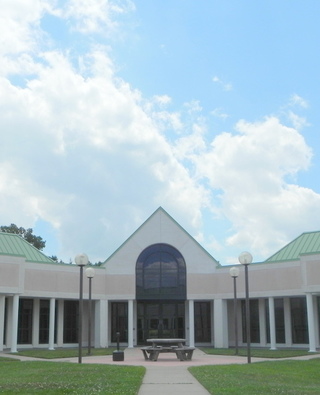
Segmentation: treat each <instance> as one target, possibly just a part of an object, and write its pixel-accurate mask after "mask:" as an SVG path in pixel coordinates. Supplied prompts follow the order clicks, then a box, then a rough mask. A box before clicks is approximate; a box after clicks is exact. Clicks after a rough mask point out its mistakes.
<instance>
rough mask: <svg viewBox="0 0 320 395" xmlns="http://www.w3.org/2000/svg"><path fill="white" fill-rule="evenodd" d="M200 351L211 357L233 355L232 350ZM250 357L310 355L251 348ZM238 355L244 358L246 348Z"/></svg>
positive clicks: (305, 352) (204, 349)
mask: <svg viewBox="0 0 320 395" xmlns="http://www.w3.org/2000/svg"><path fill="white" fill-rule="evenodd" d="M201 350H202V351H203V352H205V353H206V354H212V355H235V350H234V348H206V347H202V348H201ZM250 351H251V356H252V357H257V358H293V357H300V356H303V355H310V354H312V353H310V352H309V351H307V350H288V349H283V350H269V349H266V348H252V349H250ZM238 355H240V356H242V357H244V356H246V355H247V349H246V348H239V353H238Z"/></svg>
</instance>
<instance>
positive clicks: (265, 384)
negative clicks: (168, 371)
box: [189, 358, 320, 395]
mask: <svg viewBox="0 0 320 395" xmlns="http://www.w3.org/2000/svg"><path fill="white" fill-rule="evenodd" d="M189 371H190V372H191V373H192V374H193V375H194V377H195V378H196V379H197V380H198V381H199V382H200V383H201V384H202V385H203V386H204V387H205V388H206V389H207V390H208V391H209V392H210V393H211V394H214V395H227V394H232V395H264V394H265V395H270V394H285V395H311V394H313V395H319V393H320V358H316V359H312V360H308V361H293V360H286V361H268V362H258V363H252V364H245V365H215V366H197V367H191V368H189Z"/></svg>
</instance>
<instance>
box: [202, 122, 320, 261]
mask: <svg viewBox="0 0 320 395" xmlns="http://www.w3.org/2000/svg"><path fill="white" fill-rule="evenodd" d="M236 130H237V132H238V133H237V134H235V135H233V134H230V133H223V134H220V135H219V136H217V137H216V138H215V139H214V140H213V142H212V148H211V149H210V150H208V152H207V153H206V154H202V155H201V156H199V157H198V158H196V161H197V162H196V166H197V169H198V172H199V174H201V175H202V176H203V177H206V178H207V179H208V180H209V182H210V185H211V187H212V188H213V190H216V191H221V192H220V194H221V205H220V212H221V214H222V215H223V216H225V217H226V218H228V219H229V221H230V223H232V224H233V225H232V229H231V232H232V234H231V236H230V237H228V238H227V240H226V242H227V244H228V245H230V246H237V247H238V248H239V249H240V248H242V247H243V246H244V245H248V246H251V248H252V252H253V253H255V255H258V256H268V254H270V251H272V249H273V251H275V250H276V249H277V248H279V247H281V246H283V245H284V242H287V241H288V237H290V236H291V237H294V236H296V233H295V232H297V231H298V229H301V224H302V222H303V224H304V225H305V229H310V228H313V227H316V226H317V225H316V224H317V223H319V220H320V214H319V213H320V196H319V195H318V194H316V193H315V192H313V191H312V190H310V189H307V188H301V187H299V186H298V185H293V184H289V183H288V181H287V180H288V177H292V176H295V175H297V173H298V172H299V171H302V170H306V169H307V168H308V167H309V165H310V161H311V156H312V153H311V150H310V148H309V147H308V146H307V145H306V143H305V141H304V139H303V137H302V136H301V135H300V134H299V133H298V132H297V131H296V130H295V129H292V128H289V127H287V126H284V125H282V124H281V123H280V122H279V120H278V119H277V118H274V117H271V118H267V119H266V120H265V121H263V122H260V123H248V122H244V121H240V122H239V123H238V124H237V127H236ZM261 235H263V236H261Z"/></svg>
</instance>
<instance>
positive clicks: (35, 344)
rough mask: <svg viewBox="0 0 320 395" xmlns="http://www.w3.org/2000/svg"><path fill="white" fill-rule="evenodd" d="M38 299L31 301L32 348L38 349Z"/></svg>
mask: <svg viewBox="0 0 320 395" xmlns="http://www.w3.org/2000/svg"><path fill="white" fill-rule="evenodd" d="M39 322H40V299H33V311H32V347H39Z"/></svg>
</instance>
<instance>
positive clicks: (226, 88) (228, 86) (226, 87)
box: [212, 76, 233, 91]
mask: <svg viewBox="0 0 320 395" xmlns="http://www.w3.org/2000/svg"><path fill="white" fill-rule="evenodd" d="M212 81H213V82H214V83H216V84H218V85H220V86H221V87H222V89H223V90H224V91H232V89H233V86H232V84H231V82H224V81H223V80H221V79H220V78H219V77H217V76H214V77H213V78H212Z"/></svg>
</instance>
